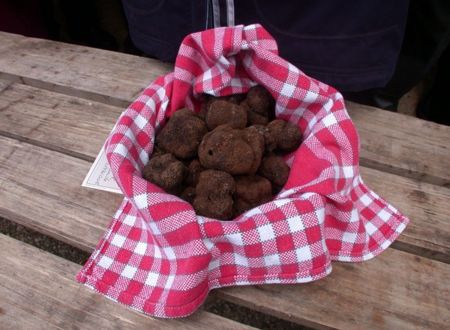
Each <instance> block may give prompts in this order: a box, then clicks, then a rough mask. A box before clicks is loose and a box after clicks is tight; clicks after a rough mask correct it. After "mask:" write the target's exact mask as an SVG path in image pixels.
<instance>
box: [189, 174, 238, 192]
mask: <svg viewBox="0 0 450 330" xmlns="http://www.w3.org/2000/svg"><path fill="white" fill-rule="evenodd" d="M195 189H196V192H197V195H203V196H226V195H232V194H233V193H234V192H235V190H236V183H235V182H234V179H233V177H232V176H231V175H230V174H228V173H226V172H223V171H217V170H205V171H203V172H202V173H200V176H199V179H198V183H197V186H196V188H195Z"/></svg>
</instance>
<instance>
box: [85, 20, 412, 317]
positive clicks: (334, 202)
mask: <svg viewBox="0 0 450 330" xmlns="http://www.w3.org/2000/svg"><path fill="white" fill-rule="evenodd" d="M144 74H145V73H144ZM255 84H260V85H263V86H265V87H266V88H267V89H268V90H269V91H270V93H271V94H272V95H273V97H274V98H275V99H276V115H277V117H279V118H283V119H286V120H289V121H291V122H293V123H296V124H298V126H299V128H300V129H301V131H302V133H303V135H304V141H303V143H302V144H301V146H300V147H299V148H298V150H297V151H295V152H294V153H292V154H291V155H289V156H288V157H287V162H288V164H289V165H290V166H291V172H290V176H289V179H288V181H287V183H286V185H285V187H284V188H283V190H282V191H281V192H280V193H279V194H278V195H277V196H276V198H275V200H273V201H271V202H268V203H266V204H264V205H261V206H259V207H256V208H254V209H252V210H249V211H247V212H246V213H244V214H243V215H241V216H239V217H238V218H236V219H234V220H233V221H219V220H215V219H210V218H206V217H201V216H197V215H196V214H195V212H194V210H193V209H192V206H191V205H190V204H188V203H186V202H185V201H183V200H181V199H180V198H178V197H176V196H173V195H169V194H167V193H165V192H164V191H163V190H161V189H160V188H159V187H157V186H155V185H153V184H151V183H149V182H148V181H146V180H144V179H143V178H142V176H141V170H142V168H143V167H144V165H145V164H146V163H147V161H148V159H149V154H151V152H152V150H153V144H154V137H155V131H157V130H158V129H159V128H160V127H161V125H163V123H164V121H165V119H166V118H167V117H169V116H170V115H171V114H172V113H173V112H174V111H176V110H178V109H180V108H182V107H185V106H187V107H188V108H190V109H192V110H194V111H199V109H200V102H199V96H200V95H201V94H202V93H207V94H211V95H216V96H218V95H228V94H234V93H242V92H246V91H247V90H248V89H249V87H251V86H253V85H255ZM106 152H107V157H108V161H109V163H110V165H111V169H112V172H113V173H114V176H115V178H116V180H117V182H118V184H119V186H120V187H121V189H122V191H123V193H124V195H125V198H124V200H123V203H122V205H121V206H120V208H119V210H118V211H117V213H116V215H115V216H114V219H113V221H112V223H111V225H110V227H109V229H108V231H107V232H106V234H105V236H104V238H103V239H102V240H101V242H100V243H99V245H98V247H97V249H96V250H95V252H94V253H93V254H92V256H91V258H90V260H89V261H88V262H87V263H86V265H85V266H84V268H83V269H82V270H81V272H80V273H79V274H78V275H77V279H78V281H80V282H82V283H85V284H86V285H88V286H89V287H91V288H93V289H94V290H96V291H98V292H100V293H102V294H104V295H106V296H107V297H109V298H111V299H113V300H115V301H119V302H121V303H123V304H126V305H129V306H130V307H132V308H134V309H136V310H138V311H141V312H144V313H147V314H150V315H154V316H158V317H167V318H173V317H182V316H186V315H189V314H191V313H193V312H194V311H195V310H196V309H197V308H198V307H199V306H200V305H201V303H202V302H203V301H204V300H205V298H206V296H207V294H208V292H209V291H210V290H211V289H213V288H218V287H222V286H228V285H245V284H264V283H301V282H310V281H314V280H317V279H320V278H322V277H324V276H326V275H327V274H329V273H330V272H331V260H339V261H362V260H368V259H370V258H372V257H374V256H376V255H377V254H379V253H381V252H382V251H383V250H384V249H386V248H387V247H388V246H389V245H390V244H391V243H392V242H393V241H394V240H395V239H396V238H397V236H398V235H399V234H400V233H401V232H402V231H403V229H404V228H405V226H406V224H407V223H408V219H407V218H406V217H405V216H403V215H402V214H400V213H399V212H398V211H397V210H396V209H395V208H394V207H392V206H391V205H389V204H388V203H387V202H385V201H384V200H383V199H381V198H380V197H379V196H378V195H377V194H375V193H374V192H373V191H371V190H370V189H369V188H368V187H367V186H366V185H364V183H363V181H362V180H361V177H360V174H359V167H358V160H359V140H358V135H357V132H356V130H355V127H354V125H353V123H352V121H351V119H350V118H349V115H348V113H347V111H346V109H345V105H344V102H343V99H342V96H341V95H340V94H339V93H338V92H337V91H336V90H334V89H333V88H331V87H330V86H327V85H325V84H323V83H321V82H319V81H317V80H315V79H313V78H310V77H308V76H306V75H305V74H304V73H303V72H302V71H300V70H299V69H298V68H296V67H295V66H293V65H292V64H290V63H288V62H286V61H285V60H283V59H282V58H280V57H279V56H278V50H277V45H276V42H275V40H274V39H273V38H272V37H271V36H270V35H269V34H268V33H267V31H266V30H264V29H263V28H262V27H261V26H260V25H251V26H245V27H244V26H236V27H225V28H217V29H213V30H208V31H204V32H199V33H194V34H191V35H189V36H187V37H186V38H185V39H184V41H183V43H182V45H181V47H180V50H179V54H178V57H177V60H176V63H175V70H174V72H173V73H170V74H168V75H166V76H162V77H160V78H158V79H157V80H156V81H155V82H153V83H152V84H151V85H150V86H149V87H147V88H146V89H145V90H144V91H143V93H142V95H140V96H139V98H138V99H137V100H136V101H135V102H133V103H132V104H131V105H130V107H129V108H128V109H127V110H126V111H125V112H124V113H123V114H122V115H121V117H120V119H119V120H118V122H117V124H116V126H115V128H114V129H113V131H112V132H111V135H110V136H109V138H108V141H107V144H106Z"/></svg>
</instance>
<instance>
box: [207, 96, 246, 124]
mask: <svg viewBox="0 0 450 330" xmlns="http://www.w3.org/2000/svg"><path fill="white" fill-rule="evenodd" d="M224 124H228V125H229V126H231V127H233V128H244V127H245V126H246V125H247V111H246V110H245V109H244V108H243V107H241V106H240V105H239V104H235V103H232V102H229V101H225V100H221V99H218V100H214V101H212V102H211V104H210V105H209V109H208V112H207V113H206V125H207V126H208V129H209V130H213V129H214V128H216V127H217V126H220V125H224Z"/></svg>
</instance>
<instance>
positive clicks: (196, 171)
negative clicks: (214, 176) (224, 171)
mask: <svg viewBox="0 0 450 330" xmlns="http://www.w3.org/2000/svg"><path fill="white" fill-rule="evenodd" d="M204 170H205V168H204V167H203V166H202V164H200V161H199V160H198V159H197V158H195V159H193V160H192V161H191V162H190V163H189V165H188V175H187V177H186V181H185V183H186V185H188V186H194V187H195V186H196V185H197V183H198V178H199V176H200V173H201V172H202V171H204Z"/></svg>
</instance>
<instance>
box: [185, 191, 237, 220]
mask: <svg viewBox="0 0 450 330" xmlns="http://www.w3.org/2000/svg"><path fill="white" fill-rule="evenodd" d="M233 203H234V202H233V198H231V197H229V196H228V197H221V198H217V199H212V200H211V199H209V198H208V197H205V196H197V197H195V199H194V202H193V204H192V206H193V207H194V210H195V212H196V213H197V214H198V215H201V216H204V217H209V218H214V219H218V220H230V219H232V218H233Z"/></svg>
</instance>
